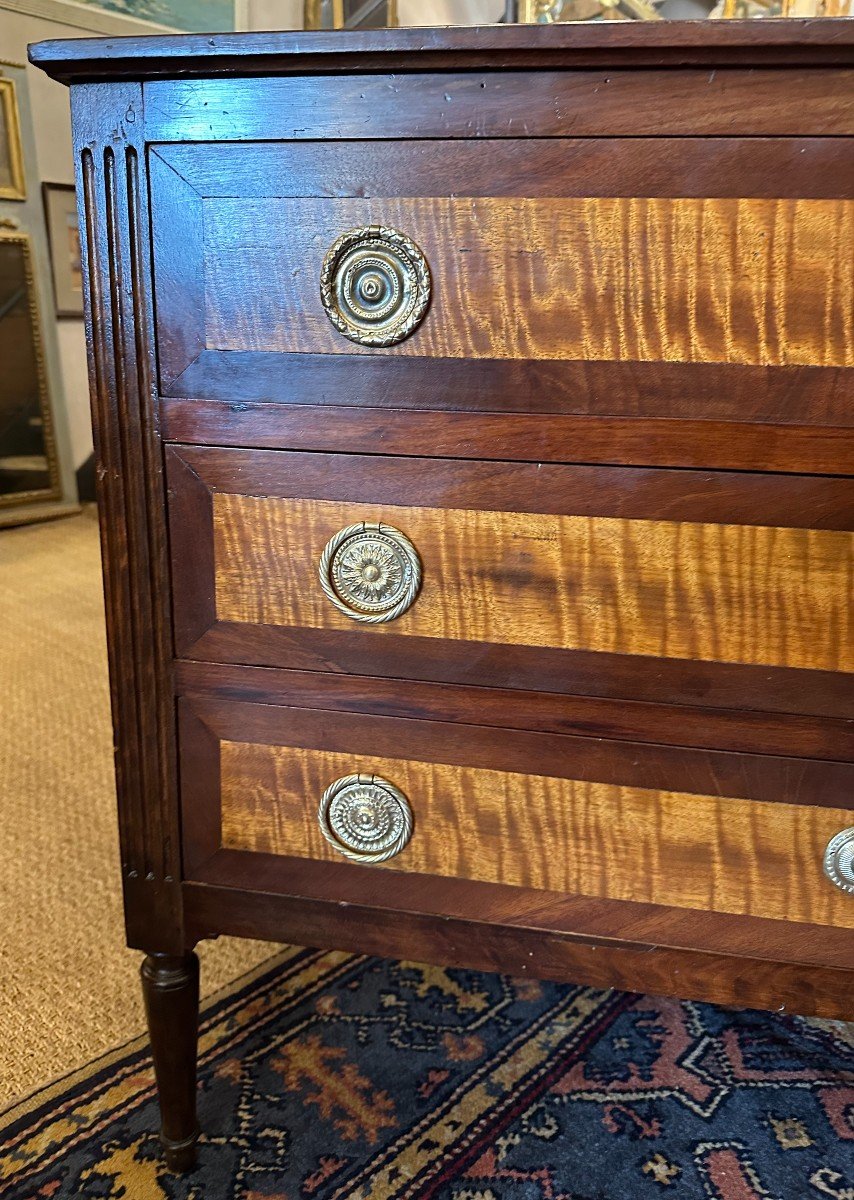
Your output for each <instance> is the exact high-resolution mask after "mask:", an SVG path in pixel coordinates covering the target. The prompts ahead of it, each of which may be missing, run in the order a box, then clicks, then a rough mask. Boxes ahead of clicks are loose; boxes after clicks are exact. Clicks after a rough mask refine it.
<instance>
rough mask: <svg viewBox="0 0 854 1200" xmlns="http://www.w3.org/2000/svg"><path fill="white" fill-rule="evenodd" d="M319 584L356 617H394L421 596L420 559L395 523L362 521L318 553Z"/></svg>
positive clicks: (374, 620) (376, 621)
mask: <svg viewBox="0 0 854 1200" xmlns="http://www.w3.org/2000/svg"><path fill="white" fill-rule="evenodd" d="M320 586H321V587H322V588H323V590H324V592H325V593H326V595H327V596H328V597H329V599H330V600H331V601H332V603H333V604H334V605H335V607H336V608H338V609H340V610H341V612H343V613H346V614H347V616H348V617H352V618H353V620H354V621H364V622H366V623H367V624H369V625H377V624H379V623H380V622H382V621H393V620H394V619H395V617H399V616H401V615H402V614H403V613H405V612H406V610H407V609H408V608H409V607H410V606H411V605H412V603H413V601H414V600H415V597H416V596H417V595H418V589H419V588H420V586H421V559H420V558H419V557H418V551H417V550H416V549H415V547H414V546H413V545H412V542H410V540H409V538H408V537H406V536H405V534H402V533H401V532H400V530H399V529H395V528H394V526H393V525H383V524H381V523H380V524H377V523H376V522H371V521H361V522H360V523H359V524H358V525H348V526H347V528H346V529H341V530H339V531H338V533H336V534H335V536H334V537H332V538H330V539H329V541H328V542H327V543H326V546H325V547H324V550H323V553H322V554H321V556H320Z"/></svg>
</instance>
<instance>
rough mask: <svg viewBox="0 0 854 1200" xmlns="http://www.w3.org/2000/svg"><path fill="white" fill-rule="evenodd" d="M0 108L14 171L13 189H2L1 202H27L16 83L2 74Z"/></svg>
mask: <svg viewBox="0 0 854 1200" xmlns="http://www.w3.org/2000/svg"><path fill="white" fill-rule="evenodd" d="M0 107H2V109H3V124H4V126H5V128H6V135H7V137H8V139H9V163H10V166H11V169H12V184H11V187H0V200H26V198H27V184H26V179H25V176H24V150H23V146H22V144H21V123H20V121H19V120H18V99H17V95H16V93H15V81H14V79H9V78H8V77H7V76H5V75H3V74H0Z"/></svg>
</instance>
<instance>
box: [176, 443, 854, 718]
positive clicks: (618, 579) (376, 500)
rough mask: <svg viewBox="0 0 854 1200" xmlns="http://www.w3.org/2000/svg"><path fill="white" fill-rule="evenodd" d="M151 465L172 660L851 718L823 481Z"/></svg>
mask: <svg viewBox="0 0 854 1200" xmlns="http://www.w3.org/2000/svg"><path fill="white" fill-rule="evenodd" d="M166 458H167V471H168V480H169V495H170V532H171V544H172V552H173V569H174V592H175V628H176V648H177V652H178V654H179V656H182V657H186V658H195V659H207V660H209V661H220V662H239V663H252V664H258V665H268V666H280V667H289V668H299V669H304V670H306V669H307V670H320V671H334V672H343V673H350V674H363V675H372V676H382V677H391V678H399V679H417V680H428V681H437V682H446V683H462V684H475V685H487V686H493V687H505V688H525V689H531V690H536V691H540V692H558V693H566V694H569V693H575V694H579V695H598V696H611V697H622V698H628V699H636V700H652V701H656V702H663V703H677V704H702V705H704V706H711V707H718V708H732V709H757V710H763V711H773V712H789V713H807V714H810V713H812V714H815V715H826V716H834V717H839V716H840V715H843V716H846V715H851V714H852V713H854V689H852V678H854V676H852V671H854V637H853V636H852V628H851V626H852V623H854V622H852V611H851V595H850V563H851V561H852V550H854V535H852V533H851V532H849V531H850V529H851V523H852V513H851V491H850V485H849V484H848V482H847V481H844V480H839V479H834V478H816V477H803V476H802V477H799V476H791V475H772V474H756V475H752V474H749V473H743V472H739V473H731V472H701V471H696V470H691V471H689V470H650V469H642V468H625V467H619V468H618V467H587V466H570V465H553V464H551V465H542V464H532V463H491V462H488V463H485V462H477V463H475V462H466V461H455V460H436V459H420V458H415V457H413V458H383V457H379V456H365V455H338V454H337V455H327V454H306V453H294V452H288V451H258V450H255V451H241V450H223V449H217V448H210V447H201V448H200V447H186V446H172V447H169V448H168V450H167V455H166ZM363 523H364V524H365V525H366V526H367V528H366V529H365V530H363V531H362V534H363V536H362V535H360V533H359V528H358V527H360V526H362V525H363ZM354 527H356V528H355V529H354ZM400 535H402V536H400ZM407 571H409V572H410V574H409V575H407ZM419 574H420V578H419ZM389 605H391V609H392V610H393V611H390V610H389ZM348 608H350V609H351V610H352V612H351V613H349V614H348V611H347V610H348ZM389 616H390V617H391V619H385V618H388V617H389ZM365 617H367V618H370V620H371V621H376V623H366V622H365V620H364V618H365Z"/></svg>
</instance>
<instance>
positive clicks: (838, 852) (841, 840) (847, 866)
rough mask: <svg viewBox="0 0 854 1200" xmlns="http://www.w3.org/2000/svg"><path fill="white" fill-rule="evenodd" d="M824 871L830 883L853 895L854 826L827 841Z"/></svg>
mask: <svg viewBox="0 0 854 1200" xmlns="http://www.w3.org/2000/svg"><path fill="white" fill-rule="evenodd" d="M824 873H825V875H826V876H827V878H828V879H829V880H830V882H831V883H835V884H836V886H837V887H838V888H841V889H842V891H843V892H850V893H851V895H852V896H854V826H852V827H851V828H850V829H843V830H842V831H841V833H837V835H836V836H835V837H832V838H831V839H830V841H829V842H828V843H827V849H826V850H825V852H824Z"/></svg>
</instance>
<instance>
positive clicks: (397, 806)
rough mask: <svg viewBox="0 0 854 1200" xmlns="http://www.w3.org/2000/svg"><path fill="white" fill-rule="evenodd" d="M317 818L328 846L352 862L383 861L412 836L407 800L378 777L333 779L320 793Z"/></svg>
mask: <svg viewBox="0 0 854 1200" xmlns="http://www.w3.org/2000/svg"><path fill="white" fill-rule="evenodd" d="M317 819H318V822H319V823H320V829H321V832H322V833H323V836H324V837H325V838H326V840H327V841H328V842H329V844H330V845H331V846H333V847H334V848H335V849H336V850H337V851H338V853H339V854H342V855H343V856H344V857H345V858H349V859H350V860H351V861H353V862H359V863H379V862H385V861H386V860H387V859H389V858H393V857H394V855H395V854H399V853H400V851H401V850H402V849H403V847H404V846H405V845H406V843H407V842H408V841H409V839H410V837H411V836H412V825H413V821H412V809H411V808H410V807H409V801H408V800H407V799H406V797H405V796H404V794H403V792H401V791H400V789H399V788H396V787H395V786H394V784H393V783H389V781H388V780H387V779H382V778H381V777H380V776H379V775H345V776H343V778H341V779H336V780H335V782H334V783H332V784H330V785H329V787H328V788H327V789H326V791H325V792H324V793H323V796H322V798H321V801H320V807H319V809H318V812H317Z"/></svg>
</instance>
